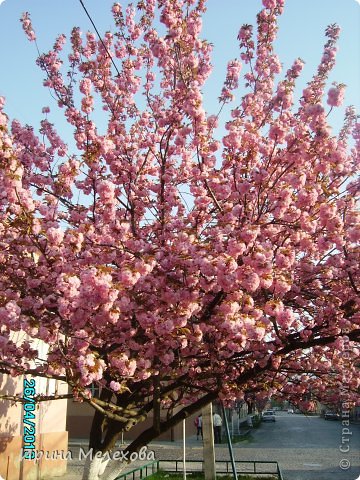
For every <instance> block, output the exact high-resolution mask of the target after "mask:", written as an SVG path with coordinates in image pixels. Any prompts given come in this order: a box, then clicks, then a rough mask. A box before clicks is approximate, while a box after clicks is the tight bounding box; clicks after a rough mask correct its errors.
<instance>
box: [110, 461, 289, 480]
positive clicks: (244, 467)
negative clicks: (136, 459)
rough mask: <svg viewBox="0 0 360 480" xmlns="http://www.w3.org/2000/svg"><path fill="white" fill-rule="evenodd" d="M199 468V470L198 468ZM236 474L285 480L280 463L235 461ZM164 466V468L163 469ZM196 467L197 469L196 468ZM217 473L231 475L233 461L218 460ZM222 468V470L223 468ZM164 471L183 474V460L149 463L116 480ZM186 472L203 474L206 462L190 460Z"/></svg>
mask: <svg viewBox="0 0 360 480" xmlns="http://www.w3.org/2000/svg"><path fill="white" fill-rule="evenodd" d="M192 464H195V465H196V467H197V466H198V468H196V467H195V466H194V465H192ZM235 464H236V472H237V474H238V475H245V474H248V475H249V474H250V475H251V474H256V475H260V476H259V477H258V479H259V480H261V478H262V476H263V475H264V476H265V475H277V479H278V480H283V476H282V473H281V470H280V467H279V464H278V462H275V461H273V462H270V461H269V462H267V461H260V460H259V461H255V460H248V461H246V460H239V461H235ZM161 465H163V468H161ZM194 467H195V468H194ZM216 467H217V468H216V473H217V474H219V475H221V474H225V473H228V474H231V473H232V468H231V461H230V460H218V461H216ZM221 467H222V468H221ZM159 470H163V471H166V472H169V473H176V472H178V473H182V471H183V461H182V460H155V461H154V462H151V463H147V464H145V465H143V466H141V467H137V468H134V469H133V470H130V471H129V472H125V473H122V474H121V475H119V476H118V477H117V478H116V480H138V479H145V478H147V477H149V476H150V475H152V474H153V473H156V472H158V471H159ZM186 471H187V472H188V473H195V472H203V471H204V461H203V460H189V461H188V462H186Z"/></svg>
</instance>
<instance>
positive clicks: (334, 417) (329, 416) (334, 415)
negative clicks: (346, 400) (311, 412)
mask: <svg viewBox="0 0 360 480" xmlns="http://www.w3.org/2000/svg"><path fill="white" fill-rule="evenodd" d="M324 418H325V420H339V418H340V415H339V414H338V413H336V412H331V411H327V412H325V414H324Z"/></svg>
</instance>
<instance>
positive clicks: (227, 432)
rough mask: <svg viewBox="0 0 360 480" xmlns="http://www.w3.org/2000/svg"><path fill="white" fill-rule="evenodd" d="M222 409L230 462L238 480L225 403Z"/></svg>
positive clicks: (234, 475)
mask: <svg viewBox="0 0 360 480" xmlns="http://www.w3.org/2000/svg"><path fill="white" fill-rule="evenodd" d="M221 408H222V412H223V417H224V420H225V430H226V437H227V441H228V446H229V453H230V460H231V466H232V471H233V477H234V479H235V480H237V473H236V465H235V459H234V452H233V448H232V444H231V438H230V432H229V424H228V420H227V417H226V412H225V408H224V405H223V403H221Z"/></svg>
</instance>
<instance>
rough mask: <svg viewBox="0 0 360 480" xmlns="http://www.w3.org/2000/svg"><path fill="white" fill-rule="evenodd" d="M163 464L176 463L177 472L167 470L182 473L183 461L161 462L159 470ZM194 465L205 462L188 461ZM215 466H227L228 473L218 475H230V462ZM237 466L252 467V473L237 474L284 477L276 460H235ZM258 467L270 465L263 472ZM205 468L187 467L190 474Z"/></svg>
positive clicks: (224, 461)
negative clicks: (180, 466)
mask: <svg viewBox="0 0 360 480" xmlns="http://www.w3.org/2000/svg"><path fill="white" fill-rule="evenodd" d="M161 463H175V470H169V469H168V468H167V469H166V470H167V471H168V472H174V471H175V472H180V471H182V470H181V469H179V468H178V464H179V465H182V460H159V468H160V464H161ZM192 463H195V464H196V463H197V464H199V463H200V464H203V460H188V464H192ZM215 464H225V465H226V471H221V470H220V471H218V472H217V473H229V472H230V470H229V464H230V460H216V462H215ZM235 464H241V465H244V464H247V465H249V464H250V465H252V471H249V470H242V469H241V470H238V469H236V471H237V473H238V474H251V473H256V474H257V475H259V474H261V475H277V476H278V480H283V476H282V473H281V470H280V466H279V463H278V462H277V461H275V460H269V461H266V460H235ZM257 465H259V466H260V465H269V469H266V470H262V469H260V470H261V471H259V468H256V466H257ZM270 465H272V466H273V467H274V468H273V469H270ZM203 470H204V469H203V466H202V468H201V470H200V469H196V470H194V469H192V468H191V466H190V465H188V467H187V471H188V472H198V471H203Z"/></svg>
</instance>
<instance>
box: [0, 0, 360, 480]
mask: <svg viewBox="0 0 360 480" xmlns="http://www.w3.org/2000/svg"><path fill="white" fill-rule="evenodd" d="M263 4H264V8H263V10H262V11H261V12H260V13H259V14H258V17H257V31H256V32H253V28H252V27H251V26H250V25H244V26H243V27H241V29H240V31H239V35H238V41H239V58H237V59H234V60H231V61H230V62H229V63H228V67H227V72H226V78H225V81H224V84H223V88H222V90H221V92H220V95H219V110H218V112H215V114H209V113H208V112H206V111H205V109H204V103H203V95H202V89H203V86H204V84H205V82H206V80H207V78H208V76H209V75H210V73H211V63H210V55H211V45H210V44H209V43H208V42H207V41H206V40H203V39H202V38H201V36H200V33H201V22H202V20H201V18H202V15H203V13H204V11H205V1H204V0H198V1H195V0H158V1H156V0H143V1H139V2H138V3H137V12H136V8H135V7H132V6H128V7H127V8H126V10H125V11H124V10H123V9H122V7H121V6H120V5H119V4H115V5H114V6H113V8H112V13H113V17H114V21H115V25H116V29H115V31H114V33H109V32H108V33H106V34H105V36H104V37H103V38H102V39H101V41H100V40H98V39H97V38H96V36H95V34H93V33H90V32H88V33H86V35H84V36H82V35H81V33H80V31H79V29H78V28H74V29H73V30H72V33H71V36H70V45H71V52H70V54H69V55H68V59H67V64H68V69H67V70H66V69H64V66H63V59H62V58H64V54H63V53H62V50H63V46H64V43H65V36H64V35H60V36H59V37H58V38H57V40H56V42H55V44H54V47H53V49H51V50H50V51H49V52H48V53H45V54H42V55H40V56H39V57H38V60H37V63H38V65H39V66H40V68H41V69H42V70H43V71H44V73H45V80H44V85H45V86H46V87H48V88H49V89H50V91H51V93H52V95H53V97H54V98H55V99H56V101H57V104H58V106H59V108H61V109H62V111H63V112H64V115H65V118H66V120H67V122H68V123H69V124H70V125H71V126H72V127H73V132H74V142H75V144H76V147H74V148H73V149H71V148H70V147H69V146H68V144H67V141H66V140H65V139H63V138H61V135H60V134H59V133H58V132H57V131H56V129H55V126H54V125H53V124H52V123H51V122H50V120H49V118H50V116H51V115H50V112H49V109H48V108H45V109H44V110H43V112H44V118H43V120H42V121H41V127H40V130H39V132H36V131H35V130H34V128H33V127H30V126H28V125H22V124H21V123H20V122H19V121H18V120H13V121H12V122H11V123H9V120H8V117H7V115H6V114H5V113H4V100H2V101H1V116H0V136H1V138H0V146H1V149H0V152H1V153H0V155H1V156H0V192H1V193H0V242H1V253H0V259H1V262H0V319H1V336H0V344H1V359H0V368H1V371H2V372H3V373H7V374H10V375H12V376H18V375H22V374H32V375H35V376H46V377H50V378H57V379H62V380H64V381H65V382H67V384H68V385H69V387H70V391H71V393H72V394H73V395H74V397H75V399H77V400H78V401H81V402H85V403H87V404H90V405H91V406H92V407H93V408H94V409H95V415H94V422H93V426H92V433H91V441H90V446H91V447H94V448H95V449H97V450H101V451H103V452H106V451H107V450H109V449H111V448H112V447H113V446H114V442H115V440H116V438H118V436H119V434H120V432H121V431H124V430H125V431H127V430H129V429H131V428H132V427H133V426H134V425H135V424H136V423H139V422H141V421H143V420H144V419H145V418H146V417H147V416H148V415H149V414H150V413H151V414H152V418H153V425H152V427H150V428H149V429H147V430H146V431H145V432H143V433H142V434H141V435H140V436H139V437H138V438H137V439H136V440H134V442H133V443H132V444H131V445H130V446H129V447H128V450H129V451H136V450H138V449H139V448H140V447H141V446H143V445H146V444H147V443H148V442H149V441H150V440H151V439H153V438H156V437H157V436H158V435H159V434H160V433H161V432H164V431H166V430H168V429H169V428H170V427H172V426H174V425H175V424H176V423H178V422H179V421H180V420H182V419H183V418H185V417H187V416H188V415H190V414H191V413H193V412H195V411H197V410H199V409H200V408H201V407H202V406H204V405H206V404H207V403H209V402H210V401H212V400H215V399H218V398H220V399H223V400H226V401H231V400H234V399H238V398H242V397H244V396H245V395H257V396H258V398H261V397H264V396H270V395H272V394H273V393H275V392H277V393H280V394H281V395H284V396H286V397H288V398H290V399H292V401H295V400H296V401H297V402H298V403H299V402H300V401H301V400H304V401H306V400H307V399H308V393H309V389H310V390H311V392H312V395H313V396H316V397H318V398H323V397H324V395H325V394H326V393H329V392H330V393H331V395H333V396H337V397H338V396H339V395H345V394H346V398H347V399H351V400H355V399H356V398H358V392H359V376H358V372H356V369H357V367H356V358H358V355H359V350H358V349H357V347H358V342H359V336H360V316H359V297H358V293H359V286H358V281H359V265H360V261H359V250H358V241H359V238H360V229H359V213H358V211H357V210H356V194H357V193H358V189H359V184H358V180H357V177H356V175H357V173H358V170H359V140H360V126H359V123H358V121H357V118H356V115H355V113H354V109H353V108H352V107H349V108H348V109H347V110H346V116H345V120H344V124H343V127H342V129H341V131H340V133H339V135H337V136H336V135H335V134H334V133H333V132H332V130H331V127H330V125H329V123H328V114H329V113H330V112H329V110H330V111H331V109H332V108H334V107H337V106H339V105H341V103H342V100H343V95H344V88H345V87H344V85H343V84H334V85H333V86H331V88H330V89H329V86H328V85H327V79H328V75H329V73H330V71H331V69H332V68H333V66H334V63H335V55H336V41H337V38H338V35H339V28H338V27H337V26H336V25H331V26H329V27H328V29H327V30H326V44H325V46H324V51H323V56H322V58H321V61H320V64H319V67H318V69H317V71H316V72H315V74H314V76H313V77H312V79H311V80H310V81H309V82H308V84H307V85H306V88H305V89H304V90H303V92H302V96H301V98H300V100H299V101H297V102H295V100H294V89H295V83H296V79H297V78H298V77H299V75H300V74H301V70H302V67H303V61H302V60H301V59H296V60H295V61H294V63H293V65H292V66H291V67H290V68H289V69H288V70H287V71H286V72H285V73H284V74H282V67H281V64H280V60H279V58H278V57H277V55H276V53H275V52H274V47H273V44H274V40H275V38H276V33H277V16H278V15H280V14H281V13H282V10H283V1H282V0H263ZM22 22H23V27H24V30H25V32H26V34H27V36H28V38H29V40H30V41H36V36H35V33H34V31H33V28H32V25H31V21H30V17H29V14H27V13H25V14H24V15H23V18H22ZM159 22H160V23H159ZM160 24H161V28H160ZM160 30H164V34H161V33H160ZM114 65H115V66H116V69H115V67H114ZM242 65H243V66H244V71H245V74H244V77H243V78H244V82H245V86H244V85H242V84H241V85H240V84H239V81H240V71H241V68H242ZM237 93H240V95H241V97H239V99H236V97H235V94H237ZM227 104H229V105H230V108H229V107H228V108H227V110H228V111H229V112H230V115H229V117H228V118H225V113H224V112H225V110H226V109H223V107H224V105H227ZM101 107H102V109H103V110H104V111H105V113H106V116H107V124H106V128H105V131H104V132H102V133H101V128H100V127H97V125H96V111H97V109H99V108H100V109H101ZM219 123H220V124H223V125H225V129H226V133H225V135H223V137H222V138H220V139H218V138H217V137H218V133H217V132H218V130H217V127H218V125H219ZM20 331H21V332H26V334H27V336H26V339H25V340H24V341H22V342H15V341H13V335H14V333H15V332H20ZM37 340H41V341H43V342H45V343H46V344H48V345H49V353H48V355H47V358H41V359H39V358H38V351H37V348H36V341H37ZM344 379H346V382H345V383H344ZM94 384H95V385H98V386H99V387H100V390H101V393H100V395H99V396H98V397H94V396H92V395H91V389H90V386H91V385H94ZM344 384H345V385H346V389H345V390H346V392H345V393H344ZM39 400H41V399H40V398H39ZM104 419H105V420H106V421H104ZM107 475H108V476H107V477H106V478H112V477H111V475H110V474H107ZM94 478H97V477H94Z"/></svg>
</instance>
